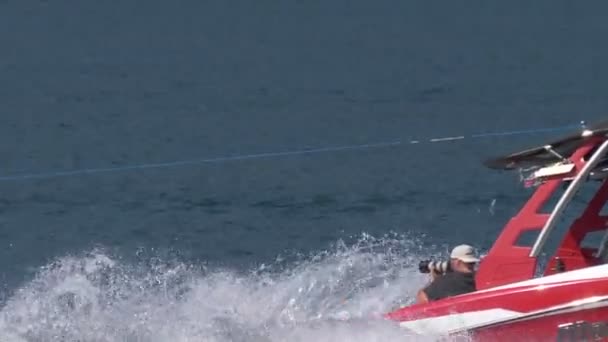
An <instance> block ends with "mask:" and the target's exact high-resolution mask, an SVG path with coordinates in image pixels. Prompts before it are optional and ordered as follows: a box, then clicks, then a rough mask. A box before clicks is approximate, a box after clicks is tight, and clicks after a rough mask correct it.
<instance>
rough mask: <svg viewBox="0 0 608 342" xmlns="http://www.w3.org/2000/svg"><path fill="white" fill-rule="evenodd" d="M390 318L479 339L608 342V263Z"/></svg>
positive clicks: (412, 327) (412, 326)
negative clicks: (588, 339) (591, 337)
mask: <svg viewBox="0 0 608 342" xmlns="http://www.w3.org/2000/svg"><path fill="white" fill-rule="evenodd" d="M387 318H389V319H392V320H395V321H398V322H399V324H400V325H401V326H402V327H404V328H407V329H408V330H413V331H415V332H418V333H422V334H446V335H456V334H463V333H467V334H470V335H471V337H472V338H473V340H479V341H497V340H498V341H513V340H515V339H517V340H519V341H521V340H530V341H548V340H551V341H556V340H559V341H580V340H581V338H579V337H580V336H582V335H585V336H596V339H590V340H591V341H596V340H607V341H608V265H600V266H595V267H589V268H585V269H580V270H575V271H571V272H564V273H560V274H556V275H552V276H546V277H542V278H535V279H532V280H528V281H523V282H519V283H513V284H508V285H504V286H500V287H496V288H491V289H486V290H482V291H477V292H473V293H470V294H465V295H461V296H456V297H452V298H446V299H443V300H439V301H436V302H431V303H428V304H416V305H412V306H409V307H406V308H402V309H399V310H396V311H394V312H392V313H389V314H388V315H387ZM558 338H559V339H558ZM582 340H583V341H584V340H585V339H582Z"/></svg>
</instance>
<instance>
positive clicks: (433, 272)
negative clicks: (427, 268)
mask: <svg viewBox="0 0 608 342" xmlns="http://www.w3.org/2000/svg"><path fill="white" fill-rule="evenodd" d="M440 276H441V273H439V272H437V271H435V269H432V270H431V277H432V278H433V280H432V281H435V279H437V278H438V277H440Z"/></svg>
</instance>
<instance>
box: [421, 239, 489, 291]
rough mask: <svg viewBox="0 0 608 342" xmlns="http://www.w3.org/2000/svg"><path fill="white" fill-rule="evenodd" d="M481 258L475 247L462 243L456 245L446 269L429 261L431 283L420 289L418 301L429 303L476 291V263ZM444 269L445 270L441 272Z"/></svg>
mask: <svg viewBox="0 0 608 342" xmlns="http://www.w3.org/2000/svg"><path fill="white" fill-rule="evenodd" d="M478 261H479V258H477V256H476V255H475V252H474V249H473V247H471V246H469V245H460V246H456V247H454V249H453V250H452V253H451V254H450V261H449V264H447V263H446V264H447V265H446V266H447V267H443V268H444V270H441V269H437V267H435V266H434V265H436V264H435V263H429V264H428V266H427V267H428V269H429V271H430V273H431V275H432V277H433V280H432V281H431V283H430V284H429V285H428V286H426V287H425V288H423V289H421V290H420V291H418V295H417V296H416V299H417V300H418V303H428V302H430V301H434V300H439V299H442V298H445V297H451V296H457V295H460V294H465V293H469V292H473V291H475V265H476V264H477V262H478ZM441 271H443V272H441Z"/></svg>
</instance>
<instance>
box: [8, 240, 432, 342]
mask: <svg viewBox="0 0 608 342" xmlns="http://www.w3.org/2000/svg"><path fill="white" fill-rule="evenodd" d="M108 254H109V253H104V252H101V251H98V250H96V251H91V252H89V253H87V254H86V255H84V256H78V257H75V256H66V257H63V258H60V259H58V260H56V261H55V262H53V263H51V264H50V265H47V266H45V267H43V268H42V269H40V270H39V272H38V274H37V276H36V277H35V279H33V280H31V281H30V282H28V283H26V284H24V285H23V286H22V287H21V288H20V289H18V290H16V291H15V292H14V293H13V294H12V295H11V297H10V298H9V299H8V300H7V302H6V303H5V305H4V307H3V308H2V310H1V312H0V337H1V338H0V339H1V340H2V341H218V342H219V341H315V342H321V341H388V340H390V341H405V340H407V341H412V340H418V339H419V340H424V341H428V340H429V336H415V335H413V334H412V333H411V332H407V331H405V330H403V329H401V328H398V327H397V325H396V324H394V323H393V322H389V321H386V320H384V319H382V318H381V315H382V314H384V313H386V312H388V311H390V310H392V309H394V308H396V307H398V306H401V305H406V304H408V303H410V302H412V300H413V297H414V294H415V292H416V291H417V289H418V288H419V287H421V286H422V285H423V284H424V283H425V282H426V278H425V277H424V276H423V275H421V274H419V273H418V272H417V267H416V262H417V261H418V259H419V258H421V257H426V256H428V255H422V253H420V252H419V247H417V244H416V242H415V241H412V240H410V239H408V238H407V237H384V238H380V239H376V238H373V237H370V236H363V237H362V238H361V239H360V240H359V241H358V242H357V243H355V244H353V245H350V246H347V245H345V244H344V243H341V242H339V243H337V244H336V246H334V247H332V248H331V250H329V251H325V252H322V253H319V254H316V255H313V256H310V257H302V258H300V259H299V261H298V262H295V263H294V262H292V263H285V262H281V261H277V262H276V263H274V264H272V265H261V266H260V267H258V268H256V269H253V270H251V271H249V272H238V271H234V270H230V269H218V268H207V267H203V266H195V265H188V264H185V263H179V262H159V261H158V260H156V261H154V262H146V263H138V264H136V265H133V264H131V263H128V262H123V261H121V260H120V259H117V258H114V257H112V256H109V255H108Z"/></svg>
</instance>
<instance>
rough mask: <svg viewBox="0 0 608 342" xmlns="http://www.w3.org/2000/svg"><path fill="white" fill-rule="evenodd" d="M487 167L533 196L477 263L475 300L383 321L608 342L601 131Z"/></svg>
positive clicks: (606, 187)
mask: <svg viewBox="0 0 608 342" xmlns="http://www.w3.org/2000/svg"><path fill="white" fill-rule="evenodd" d="M485 164H486V165H487V166H488V167H490V168H494V169H503V170H524V171H525V172H528V173H529V174H528V175H527V177H526V178H525V184H526V186H529V187H535V188H536V189H535V190H534V192H533V194H532V196H531V197H530V199H529V200H528V202H527V203H526V204H525V206H524V207H523V208H522V209H521V210H520V211H519V212H518V213H517V214H516V215H515V216H514V217H513V218H511V220H510V221H509V222H508V223H507V225H506V226H505V227H504V229H503V231H502V233H501V234H500V236H499V237H498V239H497V240H496V242H495V243H494V245H493V246H492V248H491V249H490V250H489V252H488V254H487V255H486V256H485V257H484V258H483V259H482V260H481V262H480V264H479V269H478V271H477V274H476V283H477V291H476V292H473V293H468V294H464V295H460V296H455V297H451V298H446V299H442V300H438V301H435V302H431V303H427V304H414V305H411V306H408V307H404V308H401V309H398V310H396V311H394V312H391V313H388V314H387V315H386V317H387V318H389V319H391V320H394V321H397V322H399V324H400V325H401V326H403V327H404V328H407V329H409V330H411V331H414V332H418V333H422V334H442V335H448V336H453V335H464V334H466V335H468V336H470V338H471V339H472V340H473V341H516V340H517V341H604V340H606V341H608V264H607V263H606V261H607V257H608V210H605V212H604V213H602V209H603V208H604V206H605V205H606V202H607V200H608V122H604V123H602V124H599V125H596V126H593V127H590V128H583V129H582V131H581V132H579V133H577V134H574V135H571V136H568V137H566V138H563V139H560V140H557V141H555V142H553V143H549V144H547V145H545V146H541V147H536V148H532V149H528V150H525V151H522V152H518V153H514V154H511V155H508V156H504V157H501V158H497V159H493V160H489V161H487V162H486V163H485ZM580 197H586V198H584V199H582V200H581V199H580ZM556 199H557V202H556V203H555V204H554V202H555V200H556ZM573 199H576V200H575V201H573ZM566 208H568V209H573V208H574V209H575V211H576V212H575V213H572V212H571V210H569V211H568V212H567V215H565V214H564V213H565V210H566ZM581 209H582V210H581ZM607 209H608V208H607ZM543 258H544V259H543ZM543 265H544V266H543Z"/></svg>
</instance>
